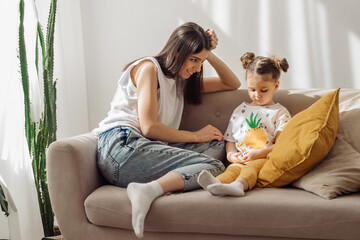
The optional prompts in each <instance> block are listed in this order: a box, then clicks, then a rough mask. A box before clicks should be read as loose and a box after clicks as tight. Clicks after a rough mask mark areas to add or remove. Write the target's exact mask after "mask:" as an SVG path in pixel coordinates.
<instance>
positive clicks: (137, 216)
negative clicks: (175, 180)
mask: <svg viewBox="0 0 360 240" xmlns="http://www.w3.org/2000/svg"><path fill="white" fill-rule="evenodd" d="M127 194H128V198H129V200H130V202H131V207H132V226H133V228H134V232H135V234H136V236H137V237H138V238H142V237H143V233H144V221H145V217H146V215H147V213H148V211H149V209H150V206H151V203H152V202H153V201H154V200H155V199H156V198H157V197H159V196H161V195H163V194H164V190H163V189H162V187H161V185H160V184H159V183H158V182H157V181H152V182H149V183H130V184H129V185H128V187H127Z"/></svg>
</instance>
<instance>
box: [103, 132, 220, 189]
mask: <svg viewBox="0 0 360 240" xmlns="http://www.w3.org/2000/svg"><path fill="white" fill-rule="evenodd" d="M224 157H225V143H224V141H222V142H219V141H217V140H213V141H211V142H206V143H176V144H169V145H168V144H165V143H163V142H160V141H154V140H150V139H147V138H145V137H143V136H142V135H141V134H140V133H138V132H137V131H136V130H134V129H132V128H129V127H121V126H120V127H115V128H112V129H110V130H108V131H106V132H104V133H102V134H101V135H100V136H99V141H98V152H97V164H98V167H99V169H100V171H101V173H102V175H103V176H104V178H105V179H106V180H107V181H108V182H109V183H111V184H114V185H117V186H119V187H127V185H128V184H129V183H131V182H139V183H146V182H150V181H153V180H156V179H158V178H160V177H162V176H164V175H165V174H167V173H168V172H171V171H173V172H176V173H178V174H179V175H180V176H182V178H183V179H184V182H185V188H184V191H189V190H192V189H196V188H199V187H200V186H199V184H198V183H197V176H198V175H199V173H200V172H201V171H202V170H208V171H209V172H210V173H212V174H213V175H214V176H217V175H219V174H220V173H222V172H223V171H224V169H225V167H224V165H223V163H222V162H221V160H222V159H224Z"/></svg>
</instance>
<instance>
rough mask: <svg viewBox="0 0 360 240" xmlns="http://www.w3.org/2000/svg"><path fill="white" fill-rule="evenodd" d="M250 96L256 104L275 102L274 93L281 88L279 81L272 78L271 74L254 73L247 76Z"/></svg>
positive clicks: (262, 104) (263, 104) (264, 104)
mask: <svg viewBox="0 0 360 240" xmlns="http://www.w3.org/2000/svg"><path fill="white" fill-rule="evenodd" d="M246 81H247V87H248V93H249V97H250V98H251V100H252V101H253V102H252V104H253V105H255V106H266V105H272V104H274V101H273V95H274V93H275V91H276V90H277V89H278V88H279V81H276V80H275V79H273V78H272V75H271V74H264V75H259V74H256V73H255V74H252V73H250V72H249V73H247V76H246Z"/></svg>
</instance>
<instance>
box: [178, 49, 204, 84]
mask: <svg viewBox="0 0 360 240" xmlns="http://www.w3.org/2000/svg"><path fill="white" fill-rule="evenodd" d="M208 55H209V51H208V50H206V49H205V48H204V49H203V50H201V52H199V53H195V54H191V55H190V56H189V57H188V58H187V59H186V60H185V62H184V63H183V65H182V66H181V69H180V72H179V76H180V77H181V78H183V79H188V78H189V77H190V76H191V75H193V74H194V73H196V72H200V70H201V66H202V64H203V62H204V61H205V59H206V58H207V57H208Z"/></svg>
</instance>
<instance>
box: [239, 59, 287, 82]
mask: <svg viewBox="0 0 360 240" xmlns="http://www.w3.org/2000/svg"><path fill="white" fill-rule="evenodd" d="M240 60H241V62H242V65H243V67H244V69H246V74H247V73H248V72H250V73H256V74H260V75H263V74H269V73H270V74H272V78H273V79H275V81H277V80H279V78H280V72H281V70H282V71H284V72H287V70H288V68H289V64H288V62H287V60H286V58H276V57H271V58H269V57H262V56H256V57H255V54H254V53H252V52H247V53H245V54H244V55H243V56H242V57H241V58H240Z"/></svg>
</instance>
